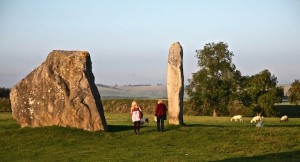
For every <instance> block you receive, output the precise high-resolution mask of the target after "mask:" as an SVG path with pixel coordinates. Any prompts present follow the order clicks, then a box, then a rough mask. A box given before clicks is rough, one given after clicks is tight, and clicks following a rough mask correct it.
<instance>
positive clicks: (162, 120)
mask: <svg viewBox="0 0 300 162" xmlns="http://www.w3.org/2000/svg"><path fill="white" fill-rule="evenodd" d="M164 121H165V120H164V118H163V117H162V118H161V120H160V131H161V132H163V131H164Z"/></svg>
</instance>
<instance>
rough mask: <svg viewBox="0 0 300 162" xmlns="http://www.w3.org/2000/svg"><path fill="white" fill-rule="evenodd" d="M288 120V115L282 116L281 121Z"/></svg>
mask: <svg viewBox="0 0 300 162" xmlns="http://www.w3.org/2000/svg"><path fill="white" fill-rule="evenodd" d="M288 121H289V118H288V116H286V115H284V116H282V117H281V119H280V122H288Z"/></svg>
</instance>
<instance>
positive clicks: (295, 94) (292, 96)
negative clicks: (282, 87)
mask: <svg viewBox="0 0 300 162" xmlns="http://www.w3.org/2000/svg"><path fill="white" fill-rule="evenodd" d="M288 93H289V102H290V103H293V104H295V105H298V104H299V102H300V81H299V80H295V81H294V82H293V83H292V85H291V88H290V89H289V91H288Z"/></svg>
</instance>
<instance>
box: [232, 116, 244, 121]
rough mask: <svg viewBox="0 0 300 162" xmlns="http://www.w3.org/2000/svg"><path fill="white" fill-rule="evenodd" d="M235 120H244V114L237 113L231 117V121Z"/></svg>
mask: <svg viewBox="0 0 300 162" xmlns="http://www.w3.org/2000/svg"><path fill="white" fill-rule="evenodd" d="M233 120H234V121H235V122H237V121H238V120H239V121H240V122H242V121H243V119H242V115H235V116H233V117H232V118H231V119H230V121H233Z"/></svg>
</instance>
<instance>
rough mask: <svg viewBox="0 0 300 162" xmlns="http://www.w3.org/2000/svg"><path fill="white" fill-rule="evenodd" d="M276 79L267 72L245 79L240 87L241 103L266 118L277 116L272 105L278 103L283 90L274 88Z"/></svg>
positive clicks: (276, 111)
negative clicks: (262, 113) (263, 114)
mask: <svg viewBox="0 0 300 162" xmlns="http://www.w3.org/2000/svg"><path fill="white" fill-rule="evenodd" d="M276 84H277V78H276V77H275V76H274V75H272V74H271V73H270V72H269V70H263V71H262V72H260V73H258V74H256V75H253V76H251V77H245V78H244V81H243V86H242V93H241V96H242V97H241V101H242V102H243V103H244V105H246V106H248V107H250V108H252V109H253V111H254V113H261V112H264V113H265V115H267V116H273V115H277V113H278V110H276V109H275V107H274V104H275V103H280V102H281V101H282V97H283V94H284V93H283V88H282V87H276Z"/></svg>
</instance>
